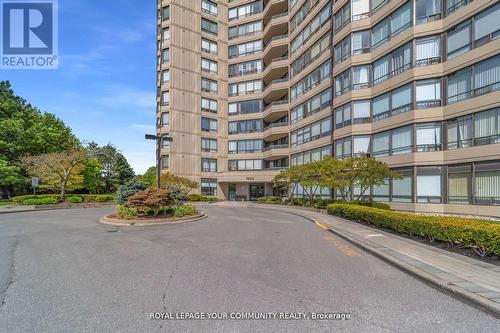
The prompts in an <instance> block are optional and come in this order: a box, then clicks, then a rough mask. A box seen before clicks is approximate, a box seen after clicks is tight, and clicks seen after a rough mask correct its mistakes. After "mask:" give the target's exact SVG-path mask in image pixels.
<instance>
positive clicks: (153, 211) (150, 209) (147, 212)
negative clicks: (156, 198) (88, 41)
mask: <svg viewBox="0 0 500 333" xmlns="http://www.w3.org/2000/svg"><path fill="white" fill-rule="evenodd" d="M160 209H161V208H160ZM158 211H159V210H158ZM144 214H146V215H149V216H153V215H156V214H155V210H154V209H153V208H145V209H144Z"/></svg>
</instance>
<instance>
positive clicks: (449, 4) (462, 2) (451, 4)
mask: <svg viewBox="0 0 500 333" xmlns="http://www.w3.org/2000/svg"><path fill="white" fill-rule="evenodd" d="M471 2H472V0H446V13H447V14H448V15H450V14H451V13H453V12H454V11H455V10H457V9H460V8H462V7H464V6H466V5H467V4H469V3H471Z"/></svg>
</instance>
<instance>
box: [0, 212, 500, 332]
mask: <svg viewBox="0 0 500 333" xmlns="http://www.w3.org/2000/svg"><path fill="white" fill-rule="evenodd" d="M203 210H204V211H205V212H206V213H208V215H209V217H208V218H207V219H205V220H203V221H199V222H193V223H187V224H178V225H167V226H158V227H144V228H130V227H129V228H118V227H112V226H104V225H101V224H98V223H97V220H98V218H99V217H101V216H102V215H104V214H106V213H107V212H109V209H81V210H58V211H45V212H28V213H17V214H6V215H0V332H9V333H11V332H162V331H168V332H181V331H182V332H186V331H189V332H235V331H244V332H250V331H251V332H258V331H262V332H294V331H296V332H332V331H335V332H498V331H500V321H499V320H497V319H494V318H493V317H491V316H490V315H488V314H485V313H483V312H481V311H480V310H477V309H475V308H472V307H470V306H468V305H466V304H464V303H461V302H460V301H458V300H456V299H454V298H451V297H449V296H448V295H445V294H443V293H441V292H439V291H437V290H434V289H432V288H430V287H428V286H427V285H425V284H423V283H421V282H419V281H417V280H415V279H414V278H412V277H410V276H408V275H406V274H405V273H403V272H400V271H399V270H397V269H395V268H394V267H392V266H390V265H388V264H386V263H384V262H382V261H381V260H379V259H377V258H375V257H373V256H371V255H369V254H367V253H365V252H363V251H362V250H360V249H358V248H356V247H354V246H352V245H350V244H349V243H347V242H345V241H343V240H341V239H339V238H337V237H336V236H334V235H332V234H331V233H328V232H326V231H324V230H321V229H320V228H318V227H316V226H315V225H314V224H312V223H311V222H309V221H307V220H304V219H303V218H300V217H298V216H295V215H290V214H287V213H282V212H276V211H267V210H263V209H256V208H237V207H218V206H215V205H210V206H209V207H208V206H207V207H205V208H203ZM194 312H199V313H207V312H209V313H216V314H220V315H222V314H223V313H243V312H245V313H246V312H266V313H267V312H269V313H311V312H312V313H348V314H349V316H350V319H349V320H345V321H338V320H310V319H302V318H300V319H296V320H278V319H276V320H155V319H150V314H151V313H172V314H174V315H175V314H180V313H194Z"/></svg>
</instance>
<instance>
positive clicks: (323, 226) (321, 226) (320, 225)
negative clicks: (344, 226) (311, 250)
mask: <svg viewBox="0 0 500 333" xmlns="http://www.w3.org/2000/svg"><path fill="white" fill-rule="evenodd" d="M314 223H315V224H316V225H317V226H318V227H320V228H321V229H323V230H328V227H326V226H325V225H323V224H321V223H319V222H314Z"/></svg>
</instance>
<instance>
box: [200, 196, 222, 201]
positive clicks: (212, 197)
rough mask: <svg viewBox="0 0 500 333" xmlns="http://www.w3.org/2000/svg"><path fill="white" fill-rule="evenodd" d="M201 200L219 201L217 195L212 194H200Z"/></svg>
mask: <svg viewBox="0 0 500 333" xmlns="http://www.w3.org/2000/svg"><path fill="white" fill-rule="evenodd" d="M201 201H204V202H217V201H219V199H218V198H217V197H214V196H205V195H204V196H202V197H201Z"/></svg>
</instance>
